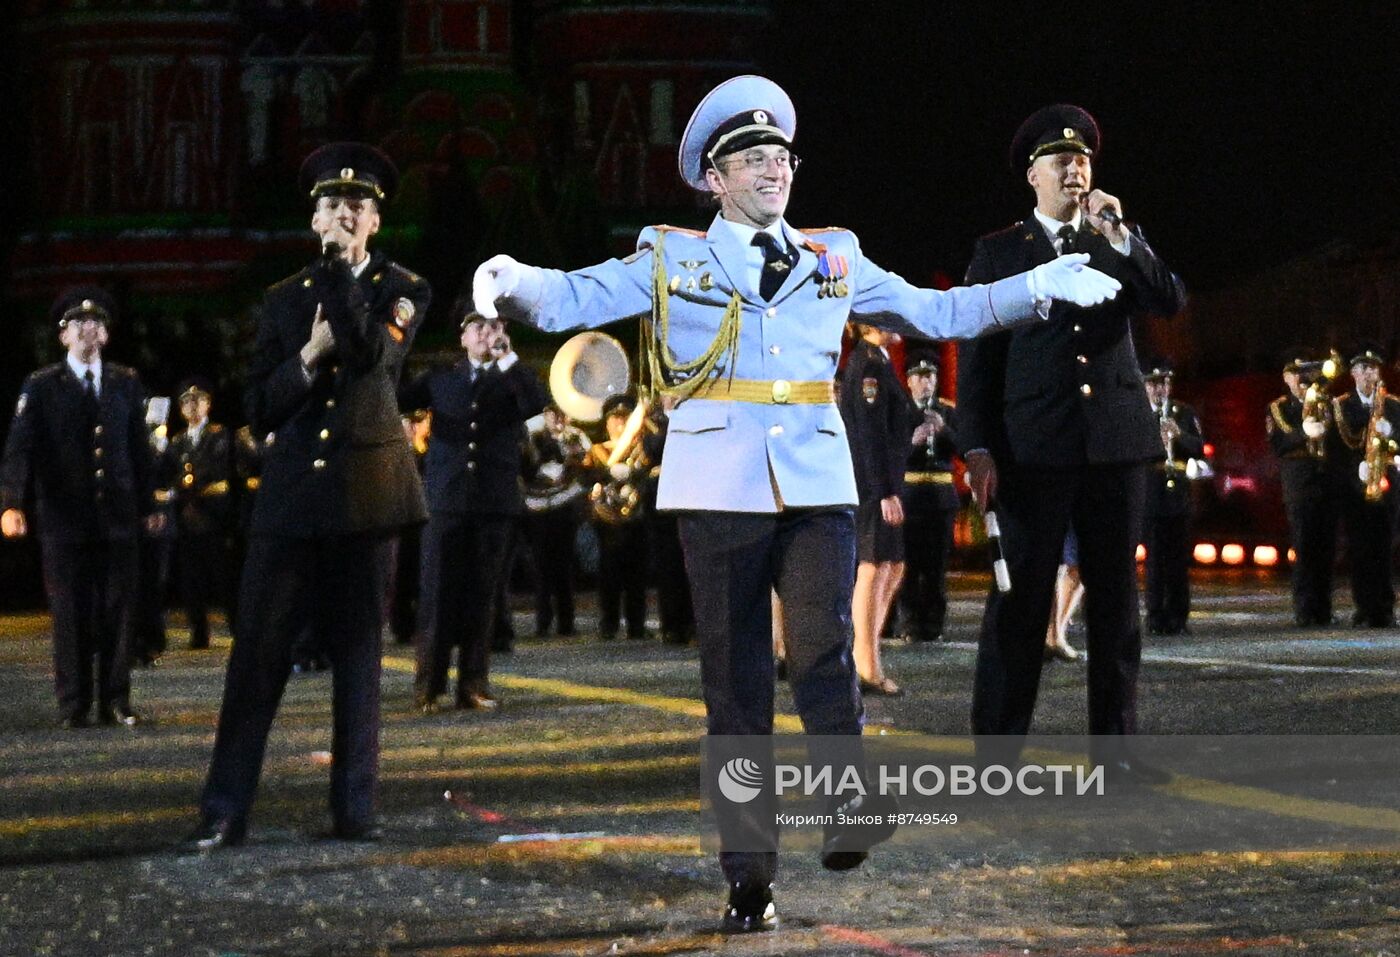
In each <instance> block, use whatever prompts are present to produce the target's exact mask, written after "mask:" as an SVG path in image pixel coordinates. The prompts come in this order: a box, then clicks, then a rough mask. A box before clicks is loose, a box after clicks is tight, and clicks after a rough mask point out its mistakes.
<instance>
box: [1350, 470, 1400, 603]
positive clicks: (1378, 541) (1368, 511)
mask: <svg viewBox="0 0 1400 957" xmlns="http://www.w3.org/2000/svg"><path fill="white" fill-rule="evenodd" d="M1394 498H1395V493H1394V492H1393V491H1392V492H1390V493H1389V494H1387V495H1386V496H1385V497H1384V498H1382V499H1381V501H1379V502H1367V501H1366V499H1365V496H1363V495H1362V494H1361V492H1360V490H1359V489H1348V490H1347V492H1346V494H1345V495H1344V497H1343V500H1342V501H1343V504H1342V517H1343V519H1344V520H1345V522H1346V530H1347V561H1348V564H1349V565H1350V566H1351V598H1352V602H1353V603H1354V604H1355V606H1356V615H1357V617H1358V619H1360V620H1361V622H1362V623H1364V624H1369V625H1385V624H1387V623H1389V622H1390V621H1391V620H1392V619H1394V617H1395V583H1394V579H1393V578H1392V571H1391V555H1390V535H1391V522H1393V521H1394V517H1393V516H1392V514H1391V506H1392V502H1393V500H1394Z"/></svg>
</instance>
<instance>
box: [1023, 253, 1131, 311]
mask: <svg viewBox="0 0 1400 957" xmlns="http://www.w3.org/2000/svg"><path fill="white" fill-rule="evenodd" d="M1088 262H1089V254H1088V253H1070V254H1069V255H1067V256H1060V257H1058V258H1056V259H1053V260H1051V261H1050V262H1048V263H1042V264H1041V265H1039V266H1036V267H1035V268H1034V269H1032V270H1031V271H1030V272H1028V273H1026V285H1027V286H1028V287H1029V288H1030V291H1031V295H1032V296H1033V297H1035V298H1036V299H1037V300H1045V299H1062V300H1064V301H1065V302H1072V303H1074V304H1075V305H1076V306H1096V305H1098V304H1099V303H1101V302H1103V301H1104V300H1106V299H1112V298H1113V297H1114V296H1116V295H1117V294H1118V290H1120V289H1122V288H1123V284H1122V283H1120V282H1119V281H1118V280H1117V279H1114V278H1113V277H1112V276H1110V275H1108V274H1106V273H1101V272H1099V271H1098V270H1097V269H1094V268H1092V267H1091V266H1088V265H1086V264H1087V263H1088Z"/></svg>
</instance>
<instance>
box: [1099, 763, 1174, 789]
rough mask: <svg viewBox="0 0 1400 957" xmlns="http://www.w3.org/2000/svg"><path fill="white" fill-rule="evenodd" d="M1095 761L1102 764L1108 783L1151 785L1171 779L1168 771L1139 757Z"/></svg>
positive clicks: (1135, 785)
mask: <svg viewBox="0 0 1400 957" xmlns="http://www.w3.org/2000/svg"><path fill="white" fill-rule="evenodd" d="M1095 763H1097V764H1102V765H1103V773H1104V781H1105V783H1107V784H1109V785H1119V786H1122V785H1128V786H1132V787H1153V786H1154V785H1158V784H1167V783H1169V782H1170V781H1171V779H1172V773H1171V772H1170V771H1167V770H1165V769H1164V768H1159V767H1155V766H1153V765H1151V764H1148V763H1147V762H1146V761H1143V760H1141V759H1140V758H1134V757H1127V758H1117V759H1115V760H1112V761H1098V762H1095Z"/></svg>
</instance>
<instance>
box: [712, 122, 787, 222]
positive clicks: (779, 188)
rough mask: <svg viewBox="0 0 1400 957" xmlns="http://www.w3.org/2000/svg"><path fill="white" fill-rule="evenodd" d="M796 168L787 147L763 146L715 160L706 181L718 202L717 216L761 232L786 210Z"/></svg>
mask: <svg viewBox="0 0 1400 957" xmlns="http://www.w3.org/2000/svg"><path fill="white" fill-rule="evenodd" d="M795 165H796V164H795V163H794V161H793V156H792V154H791V153H790V152H789V151H788V148H787V147H786V146H780V145H778V144H776V143H765V144H762V145H759V146H751V147H749V148H748V149H745V150H740V151H739V152H737V153H730V154H729V155H728V156H721V157H719V158H717V159H716V160H715V165H714V166H713V167H711V168H709V169H707V170H705V179H706V180H707V181H708V182H709V184H710V190H711V192H713V193H714V194H715V196H716V197H718V198H719V204H720V215H722V216H723V217H724V218H725V219H727V220H729V221H730V222H734V223H743V224H745V225H747V226H752V227H754V228H755V229H763V228H764V227H765V226H770V225H772V224H773V223H775V222H777V220H778V219H779V218H780V217H781V216H782V215H783V212H784V211H785V210H786V209H787V204H788V199H789V197H790V195H791V193H792V173H793V169H794V167H795Z"/></svg>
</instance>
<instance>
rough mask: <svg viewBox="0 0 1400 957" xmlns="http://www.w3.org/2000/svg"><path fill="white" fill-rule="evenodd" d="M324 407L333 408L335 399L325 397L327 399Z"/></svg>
mask: <svg viewBox="0 0 1400 957" xmlns="http://www.w3.org/2000/svg"><path fill="white" fill-rule="evenodd" d="M326 408H328V409H334V408H335V400H334V399H327V400H326Z"/></svg>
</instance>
